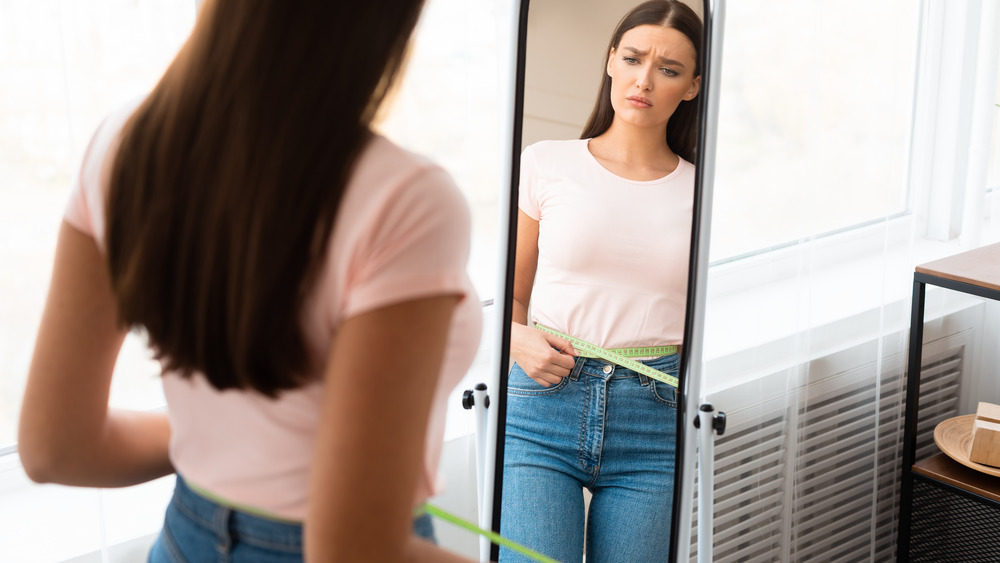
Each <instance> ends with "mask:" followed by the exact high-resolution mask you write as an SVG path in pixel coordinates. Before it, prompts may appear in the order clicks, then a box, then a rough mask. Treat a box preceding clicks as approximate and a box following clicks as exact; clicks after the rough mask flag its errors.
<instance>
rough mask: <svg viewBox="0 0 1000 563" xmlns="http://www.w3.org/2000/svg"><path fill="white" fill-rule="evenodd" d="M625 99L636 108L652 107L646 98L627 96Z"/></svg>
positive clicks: (651, 103)
mask: <svg viewBox="0 0 1000 563" xmlns="http://www.w3.org/2000/svg"><path fill="white" fill-rule="evenodd" d="M625 99H626V100H628V103H630V104H632V106H634V107H637V108H649V107H653V102H651V101H649V99H648V98H643V97H642V96H629V97H627V98H625Z"/></svg>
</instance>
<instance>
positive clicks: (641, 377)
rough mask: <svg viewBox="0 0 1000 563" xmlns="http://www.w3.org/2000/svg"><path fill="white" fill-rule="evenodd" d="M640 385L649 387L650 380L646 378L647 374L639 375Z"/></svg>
mask: <svg viewBox="0 0 1000 563" xmlns="http://www.w3.org/2000/svg"><path fill="white" fill-rule="evenodd" d="M639 385H642V386H643V387H645V386H647V385H649V378H648V377H646V374H644V373H640V374H639Z"/></svg>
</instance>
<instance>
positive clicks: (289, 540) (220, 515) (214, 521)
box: [149, 476, 434, 563]
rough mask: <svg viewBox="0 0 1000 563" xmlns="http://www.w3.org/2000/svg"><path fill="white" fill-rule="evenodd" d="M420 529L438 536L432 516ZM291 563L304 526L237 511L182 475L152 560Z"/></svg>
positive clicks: (428, 536)
mask: <svg viewBox="0 0 1000 563" xmlns="http://www.w3.org/2000/svg"><path fill="white" fill-rule="evenodd" d="M413 528H414V533H415V534H417V535H419V536H421V537H424V538H426V539H429V540H431V541H434V528H433V524H432V523H431V520H430V516H428V515H427V514H424V515H422V516H421V517H419V518H417V519H415V520H414V522H413ZM208 561H218V562H220V563H241V562H247V563H249V562H255V563H256V562H260V563H272V562H273V563H286V562H287V563H291V562H293V561H295V562H301V561H302V525H301V524H298V523H294V522H285V521H279V520H272V519H269V518H263V517H260V516H255V515H253V514H247V513H246V512H241V511H239V510H234V509H232V508H230V507H228V506H225V505H222V504H219V503H217V502H215V501H212V500H209V499H207V498H205V497H203V496H201V495H199V494H198V493H196V492H194V491H192V490H191V488H190V487H188V486H187V484H186V483H185V482H184V479H183V478H181V477H180V476H178V477H177V485H176V487H175V489H174V496H173V498H172V499H171V500H170V504H169V505H168V506H167V514H166V517H165V519H164V522H163V530H162V531H161V532H160V536H159V537H158V538H157V539H156V543H154V544H153V548H152V550H151V551H150V553H149V563H168V562H169V563H182V562H192V563H194V562H198V563H201V562H208Z"/></svg>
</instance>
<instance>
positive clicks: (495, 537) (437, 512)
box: [416, 503, 559, 563]
mask: <svg viewBox="0 0 1000 563" xmlns="http://www.w3.org/2000/svg"><path fill="white" fill-rule="evenodd" d="M423 513H427V514H430V515H431V516H436V517H438V518H440V519H442V520H444V521H445V522H448V523H451V524H454V525H456V526H458V527H459V528H464V529H466V530H468V531H470V532H473V533H476V534H479V535H481V536H484V537H486V538H488V539H489V540H490V541H491V542H493V543H495V544H498V545H502V546H504V547H507V548H510V549H512V550H514V551H516V552H518V553H520V554H521V555H524V556H525V557H530V558H531V559H534V560H535V561H541V562H542V563H559V562H558V561H556V560H555V559H552V558H551V557H546V556H544V555H542V554H541V553H538V552H537V551H535V550H533V549H529V548H527V547H524V546H523V545H521V544H519V543H516V542H512V541H510V540H509V539H507V538H505V537H503V536H501V535H500V534H498V533H496V532H493V531H490V530H484V529H482V528H480V527H479V526H476V525H475V524H473V523H472V522H469V521H468V520H466V519H464V518H462V517H460V516H455V515H454V514H452V513H450V512H447V511H445V510H441V509H440V508H438V507H436V506H434V505H433V504H430V503H427V504H424V505H423V506H421V507H420V508H418V509H417V511H416V515H417V516H419V515H421V514H423Z"/></svg>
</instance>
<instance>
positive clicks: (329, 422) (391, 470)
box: [305, 296, 467, 562]
mask: <svg viewBox="0 0 1000 563" xmlns="http://www.w3.org/2000/svg"><path fill="white" fill-rule="evenodd" d="M456 303H457V297H456V296H442V297H433V298H426V299H418V300H414V301H408V302H405V303H400V304H397V305H391V306H387V307H382V308H379V309H376V310H373V311H370V312H366V313H362V314H359V315H357V316H354V317H351V318H349V319H348V320H346V321H345V322H344V323H343V325H342V326H341V327H340V329H339V330H338V331H337V335H336V336H335V337H334V340H333V345H332V346H331V349H330V357H329V360H328V364H327V371H326V385H325V389H324V395H323V410H322V418H321V421H320V428H319V432H318V436H317V440H316V451H315V455H314V462H313V468H312V474H311V478H310V484H309V493H310V496H309V498H310V502H309V509H308V516H307V518H306V523H305V547H306V555H307V559H308V560H310V561H392V562H396V561H442V562H448V561H467V560H466V559H463V558H461V557H459V556H457V555H454V554H451V553H448V552H446V551H445V550H442V549H440V548H437V547H435V546H434V545H432V544H430V543H428V542H425V541H422V540H419V539H418V538H416V537H415V536H414V535H413V517H414V514H413V508H414V507H413V499H414V496H415V495H416V490H417V484H418V482H419V479H421V478H422V476H423V471H424V451H425V447H424V446H425V440H426V432H427V425H428V420H429V416H430V409H431V403H432V400H433V397H434V392H435V388H436V386H437V382H438V378H439V375H440V372H441V364H442V360H443V358H444V353H445V346H446V344H447V339H448V330H449V326H450V323H451V318H452V314H453V312H454V310H455V304H456Z"/></svg>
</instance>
